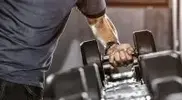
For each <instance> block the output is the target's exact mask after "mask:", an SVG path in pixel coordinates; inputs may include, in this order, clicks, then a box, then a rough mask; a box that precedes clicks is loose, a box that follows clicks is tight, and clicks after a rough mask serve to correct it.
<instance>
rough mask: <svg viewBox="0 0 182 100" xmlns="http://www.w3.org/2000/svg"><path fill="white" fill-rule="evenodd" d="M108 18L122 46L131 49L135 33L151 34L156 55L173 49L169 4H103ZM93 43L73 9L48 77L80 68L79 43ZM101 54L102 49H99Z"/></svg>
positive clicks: (117, 0) (129, 0) (112, 0)
mask: <svg viewBox="0 0 182 100" xmlns="http://www.w3.org/2000/svg"><path fill="white" fill-rule="evenodd" d="M106 2H107V6H108V8H107V15H108V16H109V17H110V19H111V20H112V21H113V23H114V25H115V26H116V28H117V30H118V35H119V40H120V42H122V43H130V44H132V45H133V38H132V34H133V32H134V31H138V30H144V29H147V30H150V31H152V33H153V36H154V39H155V43H156V47H157V50H158V51H161V50H168V49H172V47H173V46H172V44H173V43H172V41H173V40H172V39H173V37H172V21H171V10H170V6H169V5H170V3H171V2H170V0H106ZM91 39H94V37H93V34H92V32H91V30H90V28H89V26H88V25H87V22H86V20H85V17H84V16H83V15H82V14H81V13H80V12H79V11H78V10H77V9H76V8H74V9H73V11H72V13H71V15H70V18H69V20H68V23H67V25H66V27H65V30H64V32H63V33H62V35H61V36H60V39H59V44H58V47H57V49H56V52H55V53H54V59H53V63H52V66H51V68H50V69H49V71H48V72H47V73H46V76H48V75H49V74H51V73H54V72H57V71H59V72H60V71H65V70H68V69H70V68H75V67H79V66H82V58H81V52H80V43H81V42H83V41H86V40H91ZM100 49H101V52H103V48H102V47H101V48H100Z"/></svg>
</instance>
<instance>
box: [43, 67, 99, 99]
mask: <svg viewBox="0 0 182 100" xmlns="http://www.w3.org/2000/svg"><path fill="white" fill-rule="evenodd" d="M98 71H99V69H98V66H97V65H96V64H94V65H88V66H86V67H85V66H84V67H83V66H82V67H78V68H72V69H70V70H67V71H64V72H62V73H54V74H53V75H51V76H49V77H48V79H50V78H51V81H50V80H49V81H50V82H47V85H46V89H45V96H44V97H45V98H53V100H62V99H65V100H76V98H82V99H83V100H89V99H92V100H100V99H101V89H102V84H101V80H100V76H99V72H98ZM83 93H84V94H88V97H89V98H88V99H84V97H82V96H83V95H82V94H83Z"/></svg>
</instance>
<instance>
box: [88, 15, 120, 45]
mask: <svg viewBox="0 0 182 100" xmlns="http://www.w3.org/2000/svg"><path fill="white" fill-rule="evenodd" d="M87 19H88V23H89V26H90V28H91V29H92V32H93V33H94V35H95V37H96V38H97V39H98V40H99V41H100V42H101V44H102V45H103V46H104V47H106V45H107V43H109V42H117V43H119V40H118V33H117V30H116V28H115V26H114V25H113V23H112V22H111V20H110V19H109V18H108V16H107V15H104V16H102V17H100V18H94V19H93V18H92V19H90V18H87Z"/></svg>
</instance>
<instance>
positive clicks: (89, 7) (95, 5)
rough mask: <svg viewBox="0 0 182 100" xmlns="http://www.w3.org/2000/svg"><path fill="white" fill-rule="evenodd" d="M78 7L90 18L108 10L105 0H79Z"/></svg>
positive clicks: (101, 14)
mask: <svg viewBox="0 0 182 100" xmlns="http://www.w3.org/2000/svg"><path fill="white" fill-rule="evenodd" d="M77 7H78V9H79V10H80V11H81V12H82V13H83V14H84V15H85V16H87V17H89V18H98V17H100V16H103V15H104V14H105V11H106V2H105V0H78V2H77Z"/></svg>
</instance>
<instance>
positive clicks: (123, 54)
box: [120, 51, 127, 62]
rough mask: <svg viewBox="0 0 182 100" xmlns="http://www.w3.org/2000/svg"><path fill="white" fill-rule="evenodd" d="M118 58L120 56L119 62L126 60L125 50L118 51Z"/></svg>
mask: <svg viewBox="0 0 182 100" xmlns="http://www.w3.org/2000/svg"><path fill="white" fill-rule="evenodd" d="M120 58H121V62H124V61H126V60H127V58H126V55H125V52H124V51H120Z"/></svg>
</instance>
